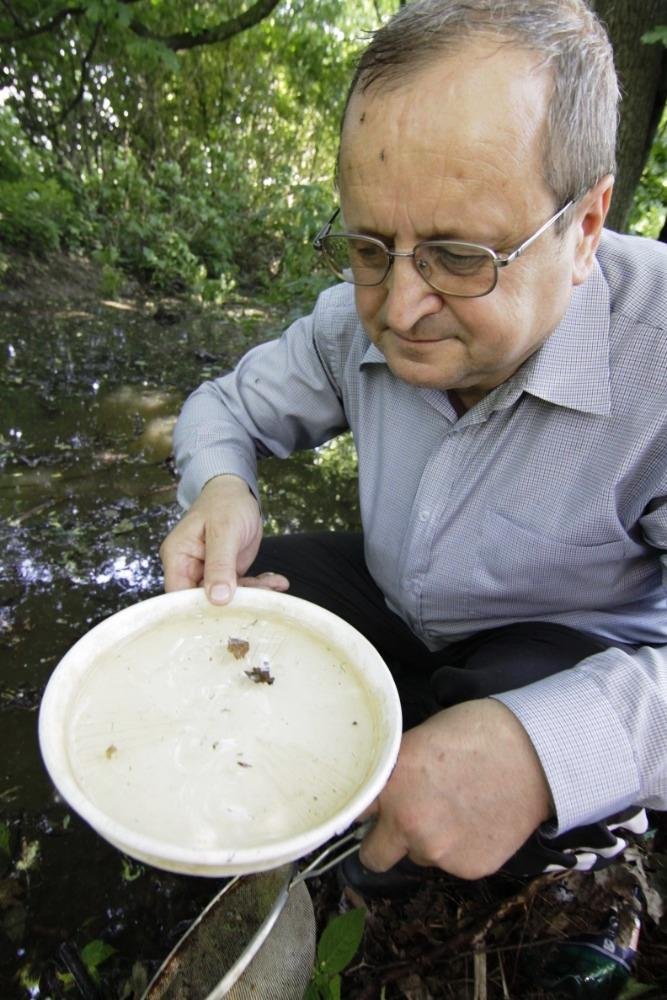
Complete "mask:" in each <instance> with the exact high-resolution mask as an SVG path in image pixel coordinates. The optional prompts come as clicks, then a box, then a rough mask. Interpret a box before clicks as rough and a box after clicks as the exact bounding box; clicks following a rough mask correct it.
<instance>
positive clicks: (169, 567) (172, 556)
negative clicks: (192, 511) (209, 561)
mask: <svg viewBox="0 0 667 1000" xmlns="http://www.w3.org/2000/svg"><path fill="white" fill-rule="evenodd" d="M160 558H161V560H162V566H163V569H164V589H165V591H166V592H167V593H169V591H172V590H187V589H189V588H191V587H197V586H199V584H200V583H201V580H202V577H203V575H204V545H203V543H202V542H200V541H197V540H193V539H189V540H188V541H187V542H186V544H184V545H182V544H181V543H180V542H178V541H177V539H173V540H172V539H171V536H169V537H168V538H166V539H165V541H164V542H163V544H162V546H161V548H160Z"/></svg>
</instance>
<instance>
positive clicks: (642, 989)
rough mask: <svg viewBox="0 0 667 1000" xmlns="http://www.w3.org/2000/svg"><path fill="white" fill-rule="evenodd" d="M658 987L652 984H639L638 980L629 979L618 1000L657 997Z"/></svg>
mask: <svg viewBox="0 0 667 1000" xmlns="http://www.w3.org/2000/svg"><path fill="white" fill-rule="evenodd" d="M656 991H657V987H656V986H655V984H651V983H639V982H637V980H636V979H628V981H627V983H626V984H625V986H624V987H623V989H622V991H621V992H620V993H619V994H618V1000H634V998H635V997H650V996H651V995H652V996H654V997H657V996H658V994H657V992H656Z"/></svg>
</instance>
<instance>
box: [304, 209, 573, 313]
mask: <svg viewBox="0 0 667 1000" xmlns="http://www.w3.org/2000/svg"><path fill="white" fill-rule="evenodd" d="M575 200H576V199H574V198H571V199H570V200H569V201H568V202H567V203H566V204H565V205H563V207H562V208H559V209H558V211H557V212H556V213H555V214H554V215H552V216H551V218H549V219H547V221H546V222H544V223H543V224H542V225H541V226H540V228H539V229H538V230H537V231H536V232H534V233H533V234H532V236H529V237H528V239H526V240H524V241H523V243H520V244H519V246H518V247H516V249H514V250H511V251H510V252H509V253H497V252H496V251H495V250H493V249H492V248H491V247H487V246H485V245H484V244H483V243H468V242H467V241H466V240H420V242H419V243H416V244H415V245H414V246H413V248H412V250H390V249H389V247H388V246H387V245H386V244H385V243H383V241H382V240H380V239H378V238H377V237H376V236H367V235H366V234H365V233H332V232H331V227H332V225H333V224H334V222H335V220H336V218H337V217H338V215H339V214H340V207H339V208H337V209H336V211H335V212H334V213H333V215H332V216H331V218H330V219H329V221H328V222H325V224H324V225H323V226H322V228H321V229H320V231H319V232H318V233H317V235H316V236H315V238H314V239H313V242H312V245H313V248H314V249H315V250H317V251H318V253H320V254H322V256H323V257H324V259H325V261H326V263H327V265H328V267H329V269H330V270H331V271H332V272H333V273H334V274H335V275H336V277H337V278H340V277H341V275H340V273H338V272H337V271H336V270H334V268H333V266H332V264H331V261H330V260H329V257H328V256H327V253H326V250H325V249H324V246H323V243H324V240H325V239H326V238H327V236H346V237H349V238H350V239H358V240H368V242H369V243H374V244H375V245H376V246H378V247H380V248H381V249H382V250H384V252H385V253H386V255H387V269H386V271H385V272H384V274H383V275H382V277H381V278H380V279H379V280H378V281H372V282H368V283H361V282H356V281H350V282H349V284H351V285H356V286H357V287H358V288H377V286H378V285H381V284H382V282H383V281H384V280H385V279H386V278H387V276H388V274H389V272H390V271H391V268H392V265H393V263H394V259H395V258H396V257H412V261H413V263H414V265H415V270H416V272H417V274H418V275H419V276H420V277H421V278H423V279H424V281H425V282H426V284H427V285H428V286H429V287H430V288H433V289H434V291H436V292H439V293H440V294H441V295H452V296H454V297H456V298H464V299H481V298H483V297H484V296H485V295H490V294H491V292H492V291H493V290H494V288H495V287H496V285H497V284H498V271H499V270H500V268H501V267H507V265H508V264H511V263H512V262H513V261H515V260H517V258H519V257H520V256H521V255H522V254H523V253H524V252H525V251H526V250H527V249H528V247H530V246H532V244H533V243H534V242H535V240H537V239H538V238H539V237H540V236H541V235H542V233H544V232H546V231H547V229H549V227H550V226H553V224H554V223H555V222H557V221H558V219H560V218H561V216H562V215H564V214H565V212H567V210H568V208H570V207H571V206H572V205H574V203H575ZM450 244H455V245H456V246H459V247H464V248H466V249H472V250H483V251H484V252H485V253H486V254H488V255H489V257H490V260H491V263H492V264H493V273H494V279H493V284H492V285H491V287H490V288H489V290H488V291H487V292H474V293H473V294H472V295H471V294H467V293H466V292H446V291H444V290H443V289H441V288H438V287H437V286H436V285H434V284H433V283H432V282H431V281H429V279H428V278H427V277H426V276H425V275H424V274H423V273H422V272H421V271H420V270H419V268H418V266H417V262H416V260H415V254H416V253H417V251H418V250H419V248H420V247H423V246H448V245H450ZM343 280H344V281H347V280H348V279H347V278H343Z"/></svg>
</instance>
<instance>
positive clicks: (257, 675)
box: [245, 657, 275, 684]
mask: <svg viewBox="0 0 667 1000" xmlns="http://www.w3.org/2000/svg"><path fill="white" fill-rule="evenodd" d="M245 675H246V677H249V678H250V680H252V681H254V682H255V684H273V682H274V681H275V677H273V676H272V675H271V671H270V670H269V661H268V660H267V659H266V657H262V661H261V664H260V665H259V666H258V667H253V668H252V670H246V671H245Z"/></svg>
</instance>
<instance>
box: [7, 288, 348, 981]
mask: <svg viewBox="0 0 667 1000" xmlns="http://www.w3.org/2000/svg"><path fill="white" fill-rule="evenodd" d="M37 298H39V296H38V297H37ZM152 312H154V310H151V309H149V308H147V307H145V306H142V305H137V304H135V303H132V302H125V303H123V302H116V303H103V302H97V301H95V300H94V298H93V297H92V296H90V297H89V298H88V299H87V300H86V303H85V305H84V306H82V307H79V308H67V309H65V308H63V307H62V305H60V304H58V303H57V302H56V303H54V304H52V303H50V302H49V301H35V299H34V296H33V297H30V296H27V297H23V298H22V297H21V296H18V297H17V296H12V297H11V301H4V302H0V359H1V360H0V546H1V551H2V557H1V560H0V649H1V664H2V665H1V669H0V997H2V1000H11V998H14V997H17V998H24V997H40V998H44V997H53V998H57V997H61V996H70V997H72V996H77V995H80V994H81V995H84V994H85V985H83V986H82V985H78V984H77V982H76V981H73V980H72V978H71V974H70V973H68V968H70V969H71V968H73V967H74V966H73V963H72V960H71V959H69V960H68V959H67V955H71V954H74V956H75V959H76V956H77V955H80V954H82V953H83V955H84V958H85V959H86V960H87V965H88V967H91V966H95V965H96V964H97V965H98V971H99V974H100V977H101V982H102V986H101V989H102V995H103V996H105V997H108V998H117V997H118V998H121V997H126V998H131V997H134V996H139V995H140V992H141V989H142V985H143V984H145V982H146V977H147V976H149V975H150V974H151V973H152V971H153V970H154V968H155V967H156V966H157V964H158V963H159V961H161V959H162V958H164V957H165V955H166V954H167V952H168V950H169V949H170V947H171V946H172V944H173V943H174V942H175V941H176V940H177V938H178V937H179V935H180V933H182V932H183V930H184V928H185V927H186V926H187V924H188V923H189V921H190V920H192V919H193V918H194V916H195V915H196V914H197V913H198V912H199V911H200V909H201V908H202V907H203V905H204V904H205V903H206V902H207V901H208V900H209V899H210V898H211V897H212V896H213V895H214V893H215V891H216V884H215V880H208V879H195V878H187V877H183V876H175V875H168V874H166V873H163V872H159V871H157V870H155V869H150V868H147V867H144V866H142V865H139V864H137V863H136V862H134V861H131V860H130V859H128V858H126V857H125V856H124V855H122V854H121V853H120V852H118V851H116V850H115V849H113V848H112V847H110V846H108V845H107V844H106V843H105V842H103V841H102V840H101V839H100V838H99V837H98V836H97V835H95V834H94V833H93V832H92V831H91V830H90V829H89V828H88V827H87V826H86V825H85V824H84V823H83V822H82V821H80V820H79V819H78V817H77V816H76V815H73V814H72V813H71V812H70V810H69V809H68V808H67V807H66V806H65V805H64V804H63V803H62V802H61V801H60V800H59V799H58V797H57V796H56V795H55V794H54V790H53V788H52V786H51V783H50V781H49V779H48V777H47V775H46V773H45V771H44V768H43V765H42V762H41V759H40V756H39V750H38V745H37V732H36V726H37V710H38V707H39V701H40V697H41V693H42V691H43V689H44V686H45V684H46V682H47V680H48V678H49V676H50V674H51V672H52V671H53V669H54V667H55V666H56V664H57V663H58V661H59V659H60V658H61V657H62V655H63V654H64V653H65V652H66V651H67V649H68V648H69V647H70V646H71V645H72V644H73V643H74V642H75V641H76V640H77V639H78V638H79V637H80V636H81V635H83V634H84V633H85V632H86V631H88V630H89V629H90V628H91V627H92V626H93V625H94V624H96V623H97V622H98V621H100V620H101V619H103V618H105V617H107V616H108V615H110V614H112V613H114V612H115V611H118V610H120V609H121V608H123V607H125V606H127V605H129V604H132V603H134V602H136V601H138V600H141V599H142V598H144V597H148V596H151V595H153V594H157V593H160V592H161V590H162V577H161V567H160V563H159V559H158V555H157V551H158V546H159V544H160V541H161V540H162V538H163V537H164V535H165V534H166V533H167V531H168V530H169V528H170V527H171V526H172V525H173V524H174V523H175V521H176V519H177V517H178V509H177V506H176V502H175V482H176V481H175V477H174V473H173V469H172V465H171V461H170V448H171V430H172V427H173V423H174V420H175V416H176V414H177V412H178V409H179V407H180V405H181V402H182V400H183V398H184V396H185V395H186V394H187V392H188V391H190V390H191V389H192V388H194V387H195V386H197V385H198V384H199V383H200V382H202V381H203V380H204V379H206V378H208V377H211V376H214V375H216V374H218V373H220V372H222V371H224V370H226V369H228V368H230V367H232V366H233V364H234V363H235V362H236V360H237V359H238V358H239V357H240V355H241V354H242V353H243V352H244V350H245V349H246V348H247V347H248V346H250V345H251V344H252V343H255V342H257V341H259V340H261V339H266V338H267V337H270V336H274V335H276V334H277V333H278V332H279V330H280V328H281V326H282V325H283V323H284V322H285V321H286V320H287V319H288V318H289V317H286V316H284V315H278V314H276V313H275V312H271V311H269V310H265V309H261V308H257V307H256V306H253V305H251V304H248V303H243V302H239V303H237V304H236V305H234V306H229V307H228V308H227V309H225V311H224V313H223V314H220V313H218V314H217V315H216V316H214V317H213V316H208V315H204V314H201V315H196V316H194V317H192V318H190V319H189V320H185V319H181V318H180V317H179V315H178V310H176V313H175V314H174V313H171V314H170V313H169V312H168V311H167V312H166V313H165V312H163V313H162V314H158V317H157V318H155V316H153V315H151V313H152ZM263 481H264V486H263V489H264V496H263V503H264V509H265V513H266V517H267V531H269V532H280V531H295V530H298V529H300V528H302V529H304V530H308V529H312V528H317V527H320V528H323V527H338V528H351V529H354V528H356V527H358V513H357V505H356V482H355V465H354V455H353V450H352V446H351V443H350V441H349V439H347V438H342V439H339V441H337V442H336V443H334V445H333V446H328V447H325V448H324V449H321V450H319V451H318V452H316V453H314V454H308V455H298V456H295V457H293V458H292V459H290V460H288V461H286V462H278V461H277V460H268V461H266V462H265V463H264V464H263ZM63 945H65V951H63ZM63 956H64V957H63ZM68 977H69V978H68Z"/></svg>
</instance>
